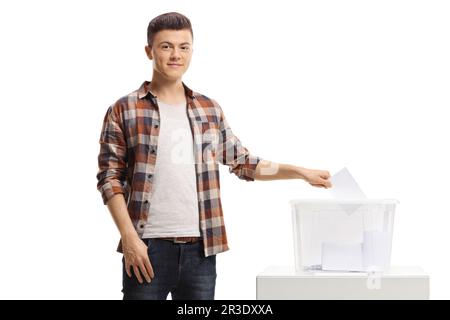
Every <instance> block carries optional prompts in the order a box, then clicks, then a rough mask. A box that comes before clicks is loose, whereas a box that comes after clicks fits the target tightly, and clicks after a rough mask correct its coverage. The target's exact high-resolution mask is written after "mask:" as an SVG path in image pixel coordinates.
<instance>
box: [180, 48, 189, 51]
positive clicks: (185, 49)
mask: <svg viewBox="0 0 450 320" xmlns="http://www.w3.org/2000/svg"><path fill="white" fill-rule="evenodd" d="M181 49H183V50H184V51H187V50H189V47H181Z"/></svg>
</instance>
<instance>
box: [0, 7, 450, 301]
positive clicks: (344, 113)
mask: <svg viewBox="0 0 450 320" xmlns="http://www.w3.org/2000/svg"><path fill="white" fill-rule="evenodd" d="M168 11H178V12H181V13H183V14H185V15H187V16H188V17H189V18H190V19H191V21H192V24H193V28H194V56H193V60H192V63H191V66H190V69H189V70H188V72H187V73H186V74H185V77H184V78H183V80H184V81H185V82H186V84H187V85H188V86H190V87H191V88H192V89H193V90H195V91H198V92H201V93H203V94H205V95H207V96H209V97H212V98H214V99H216V100H217V101H218V102H219V103H220V104H221V106H222V108H223V109H224V111H225V114H226V116H227V118H228V121H229V123H230V125H231V127H232V128H233V131H234V133H235V134H236V135H237V136H238V137H239V138H240V139H241V141H242V142H243V144H244V145H245V146H246V147H247V148H248V149H249V150H250V151H251V152H252V153H253V154H255V155H258V156H261V157H263V158H266V159H268V160H272V161H276V162H282V163H290V164H295V165H298V166H303V167H307V168H316V169H326V170H329V171H330V172H331V173H334V172H336V171H337V170H339V169H341V168H342V167H344V166H347V167H348V168H349V170H350V171H351V172H352V174H353V176H354V177H355V178H356V180H357V181H358V182H359V184H360V186H361V188H362V189H363V190H364V192H365V193H366V194H367V195H368V196H369V197H370V198H397V199H399V200H400V205H399V206H398V208H397V215H396V221H395V228H394V243H393V252H392V264H394V265H419V266H421V267H423V268H424V269H425V271H426V272H428V273H429V274H430V275H431V297H432V298H435V299H443V298H447V299H448V298H450V293H449V290H448V288H449V286H450V273H449V271H448V265H449V257H448V252H449V250H448V245H449V244H450V224H449V222H450V219H449V213H450V204H449V201H448V198H449V197H448V194H449V193H448V190H449V176H450V173H449V168H448V164H449V163H450V153H449V151H448V146H449V144H448V137H449V136H450V129H449V125H448V122H449V120H448V116H447V114H448V111H447V108H449V103H450V96H449V87H450V62H449V61H450V59H449V58H448V57H450V45H449V39H450V34H449V33H450V19H448V17H449V16H450V5H449V3H448V2H447V1H393V0H390V1H307V2H301V1H268V2H263V1H226V2H225V1H223V2H219V1H214V2H213V1H208V2H207V1H204V2H200V1H105V2H101V1H79V0H78V1H2V2H0V39H1V42H0V48H1V50H0V54H1V59H0V70H1V72H0V88H1V106H0V108H1V125H0V137H1V145H0V146H1V150H2V151H1V157H0V165H1V166H0V168H1V182H2V183H1V184H0V188H1V189H0V194H1V202H0V213H1V217H0V219H1V220H0V253H1V263H0V298H3V299H12V298H25V299H32V298H37V299H47V298H55V299H68V298H75V299H103V298H105V299H121V298H122V294H121V292H120V289H121V255H120V254H119V253H116V252H115V249H116V245H117V241H118V236H119V234H118V231H117V230H116V227H115V225H114V223H113V220H112V218H111V217H110V214H109V212H108V211H107V208H106V206H104V205H103V203H102V201H101V196H100V193H99V192H98V191H97V189H96V182H97V181H96V178H95V176H96V173H97V155H98V151H99V145H98V139H99V136H100V129H101V125H102V120H103V116H104V114H105V112H106V110H107V108H108V106H109V105H110V104H112V103H113V102H114V101H116V100H117V99H118V98H119V97H121V96H123V95H126V94H128V93H130V92H131V91H133V90H135V89H137V88H138V87H139V85H140V84H141V83H142V82H143V81H144V80H150V79H151V75H152V65H151V62H150V61H149V60H148V59H147V58H146V56H145V52H144V46H145V44H146V30H147V25H148V22H149V21H150V20H151V19H152V18H153V17H155V16H156V15H159V14H161V13H164V12H168ZM221 178H222V180H221V187H222V196H223V199H222V200H223V207H224V213H225V221H226V226H227V230H228V236H229V243H230V247H231V250H230V251H228V252H226V253H223V254H220V255H219V256H218V259H217V263H218V266H217V268H218V279H217V288H216V298H217V299H254V298H255V277H256V275H257V274H258V273H259V272H261V271H262V270H264V269H265V268H266V267H268V266H270V265H293V263H294V259H293V248H292V230H291V212H290V206H289V200H291V199H295V198H308V197H318V198H329V197H330V195H329V193H328V191H326V190H323V189H316V188H313V187H311V186H310V185H309V184H307V183H305V182H304V181H302V180H289V181H273V182H267V181H264V182H263V181H257V182H245V181H241V180H239V179H237V178H236V177H235V176H234V175H230V174H229V173H228V168H226V167H222V168H221Z"/></svg>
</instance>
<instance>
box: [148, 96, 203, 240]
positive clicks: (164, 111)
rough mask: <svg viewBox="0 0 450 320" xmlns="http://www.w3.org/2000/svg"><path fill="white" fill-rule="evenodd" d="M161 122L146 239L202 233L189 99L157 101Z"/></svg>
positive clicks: (189, 235)
mask: <svg viewBox="0 0 450 320" xmlns="http://www.w3.org/2000/svg"><path fill="white" fill-rule="evenodd" d="M158 107H159V114H160V125H159V128H160V129H159V137H158V147H157V157H156V164H155V173H154V175H153V189H152V194H151V196H150V207H149V210H150V211H149V215H148V220H147V223H146V225H145V228H144V234H143V236H142V237H143V238H159V237H191V236H200V218H199V210H198V198H197V183H196V173H195V163H194V154H193V152H194V151H193V148H194V146H193V139H192V133H191V128H190V125H189V119H188V117H187V111H186V102H184V103H182V104H178V105H169V104H166V103H164V102H162V101H160V100H158Z"/></svg>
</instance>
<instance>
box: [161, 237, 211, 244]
mask: <svg viewBox="0 0 450 320" xmlns="http://www.w3.org/2000/svg"><path fill="white" fill-rule="evenodd" d="M158 239H161V240H168V241H172V242H173V243H196V242H199V241H200V240H202V238H201V237H168V238H158Z"/></svg>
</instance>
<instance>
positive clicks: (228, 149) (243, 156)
mask: <svg viewBox="0 0 450 320" xmlns="http://www.w3.org/2000/svg"><path fill="white" fill-rule="evenodd" d="M213 103H214V104H215V106H216V107H217V108H218V110H219V112H220V129H219V131H220V134H219V145H218V156H219V158H218V159H219V162H220V163H222V164H224V165H227V166H229V171H230V173H234V174H235V175H236V176H237V177H238V178H239V179H242V180H246V181H254V180H255V174H256V167H257V165H258V163H259V162H260V161H261V160H262V159H261V158H260V157H257V156H255V155H252V154H250V152H249V151H248V149H247V148H245V147H244V146H243V145H242V143H241V141H240V140H239V138H238V137H236V136H235V135H234V134H233V131H232V130H231V128H230V126H229V124H228V122H227V120H226V118H225V115H224V113H223V110H222V108H221V107H220V105H219V104H218V103H217V102H216V101H214V100H213Z"/></svg>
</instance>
